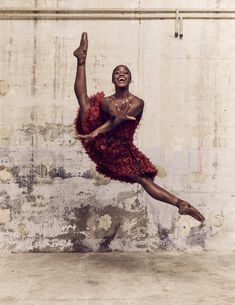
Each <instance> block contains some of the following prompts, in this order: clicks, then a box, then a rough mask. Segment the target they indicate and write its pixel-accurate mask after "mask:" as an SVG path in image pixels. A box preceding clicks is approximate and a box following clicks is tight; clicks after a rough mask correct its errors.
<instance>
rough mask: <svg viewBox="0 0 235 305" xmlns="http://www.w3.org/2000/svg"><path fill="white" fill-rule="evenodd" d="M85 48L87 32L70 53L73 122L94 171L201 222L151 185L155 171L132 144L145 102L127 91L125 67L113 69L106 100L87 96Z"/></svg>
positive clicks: (128, 74) (197, 214) (193, 210)
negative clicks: (74, 107) (73, 63)
mask: <svg viewBox="0 0 235 305" xmlns="http://www.w3.org/2000/svg"><path fill="white" fill-rule="evenodd" d="M87 49H88V38H87V33H83V34H82V37H81V41H80V46H79V47H78V49H76V50H75V51H74V53H73V54H74V56H75V57H76V58H77V73H76V79H75V84H74V90H75V94H76V96H77V99H78V103H79V111H78V115H77V118H76V120H75V123H76V132H77V138H78V139H80V140H81V142H82V144H83V147H84V148H85V151H86V153H87V154H88V156H89V157H90V159H91V160H92V161H94V162H95V163H96V170H97V171H98V172H99V173H101V174H103V175H105V176H107V177H110V178H111V179H115V180H119V181H124V182H128V183H139V184H140V185H141V186H142V187H143V188H144V190H145V191H146V192H147V193H148V194H149V195H150V196H151V197H153V198H154V199H156V200H159V201H163V202H165V203H168V204H171V205H173V206H175V207H176V208H178V212H179V214H180V215H190V216H192V217H193V218H195V219H196V220H198V221H199V222H203V221H204V220H205V218H204V216H203V215H202V214H201V213H200V212H199V211H198V210H197V209H196V208H194V207H193V206H192V205H191V204H189V203H188V202H186V201H184V200H182V199H179V198H177V197H176V196H174V195H173V194H171V193H169V192H168V191H166V190H165V189H163V188H162V187H160V186H158V185H157V184H156V183H155V182H154V178H155V176H156V174H157V168H156V167H155V166H154V165H153V164H152V162H151V161H150V160H149V158H147V157H146V156H145V155H144V154H143V153H142V152H141V151H140V150H139V149H138V148H137V147H136V146H135V145H134V144H133V136H134V133H135V130H136V128H137V126H138V124H139V122H140V120H141V117H142V113H143V109H144V101H143V100H142V99H140V98H139V97H137V96H135V95H133V94H132V93H131V92H130V91H129V85H130V83H131V72H130V70H129V69H128V67H126V66H125V65H119V66H117V67H116V68H115V69H114V70H113V73H112V83H113V84H114V86H115V94H113V95H111V96H106V97H105V96H104V93H103V92H100V93H97V94H96V95H94V96H92V97H90V98H89V97H88V95H87V84H86V68H85V64H86V56H87Z"/></svg>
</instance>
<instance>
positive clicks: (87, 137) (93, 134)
mask: <svg viewBox="0 0 235 305" xmlns="http://www.w3.org/2000/svg"><path fill="white" fill-rule="evenodd" d="M97 136H98V132H96V131H92V132H91V133H89V134H86V135H82V134H77V135H76V139H79V140H85V143H89V142H90V141H93V140H94V139H95V138H96V137H97Z"/></svg>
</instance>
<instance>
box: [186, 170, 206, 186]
mask: <svg viewBox="0 0 235 305" xmlns="http://www.w3.org/2000/svg"><path fill="white" fill-rule="evenodd" d="M208 178H209V175H206V174H204V173H202V172H193V173H192V174H191V175H189V176H187V180H188V181H189V183H202V184H203V183H205V182H206V179H208Z"/></svg>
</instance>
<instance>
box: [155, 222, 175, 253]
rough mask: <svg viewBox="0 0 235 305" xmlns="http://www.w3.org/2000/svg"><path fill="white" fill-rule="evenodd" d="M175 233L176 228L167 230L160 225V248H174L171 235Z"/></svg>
mask: <svg viewBox="0 0 235 305" xmlns="http://www.w3.org/2000/svg"><path fill="white" fill-rule="evenodd" d="M173 231H174V227H171V228H170V229H166V228H163V227H161V225H160V224H158V237H159V248H160V249H163V250H169V249H172V248H173V241H172V240H171V239H170V234H171V233H172V232H173Z"/></svg>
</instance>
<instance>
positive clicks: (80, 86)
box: [73, 33, 89, 109]
mask: <svg viewBox="0 0 235 305" xmlns="http://www.w3.org/2000/svg"><path fill="white" fill-rule="evenodd" d="M87 48H88V40H87V33H82V37H81V41H80V46H79V48H78V49H76V50H75V51H74V53H73V54H74V56H75V57H76V58H77V72H76V78H75V83H74V91H75V94H76V97H77V99H78V103H79V105H80V107H81V108H82V109H84V108H85V107H86V105H87V104H88V102H89V98H88V96H87V84H86V66H85V63H86V55H87Z"/></svg>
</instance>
